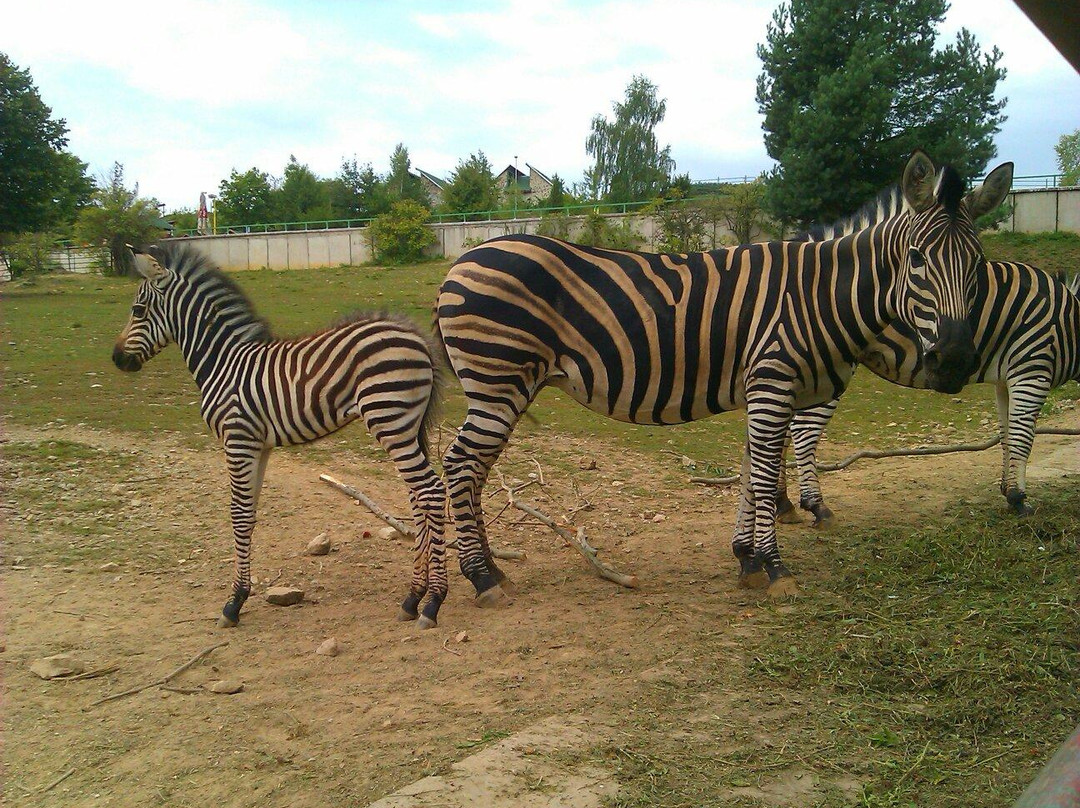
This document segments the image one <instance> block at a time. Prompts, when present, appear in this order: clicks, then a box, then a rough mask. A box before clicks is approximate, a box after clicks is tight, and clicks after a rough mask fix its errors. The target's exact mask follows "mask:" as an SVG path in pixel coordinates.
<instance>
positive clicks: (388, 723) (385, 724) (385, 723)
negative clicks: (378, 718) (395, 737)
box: [382, 718, 394, 729]
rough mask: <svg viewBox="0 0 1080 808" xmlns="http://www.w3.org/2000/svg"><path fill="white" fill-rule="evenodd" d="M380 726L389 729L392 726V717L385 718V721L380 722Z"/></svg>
mask: <svg viewBox="0 0 1080 808" xmlns="http://www.w3.org/2000/svg"><path fill="white" fill-rule="evenodd" d="M382 726H383V729H390V727H392V726H394V719H392V718H388V719H386V720H385V721H383V722H382Z"/></svg>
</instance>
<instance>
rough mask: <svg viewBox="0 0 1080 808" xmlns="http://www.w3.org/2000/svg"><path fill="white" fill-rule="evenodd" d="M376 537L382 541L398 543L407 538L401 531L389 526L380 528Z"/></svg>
mask: <svg viewBox="0 0 1080 808" xmlns="http://www.w3.org/2000/svg"><path fill="white" fill-rule="evenodd" d="M375 535H376V536H378V537H379V538H380V539H381V540H382V541H391V540H393V541H398V540H400V539H404V538H405V536H403V535H402V534H401V531H400V530H398V529H397V528H394V527H390V526H389V525H387V526H386V527H382V528H379V530H378V532H377V533H376V534H375Z"/></svg>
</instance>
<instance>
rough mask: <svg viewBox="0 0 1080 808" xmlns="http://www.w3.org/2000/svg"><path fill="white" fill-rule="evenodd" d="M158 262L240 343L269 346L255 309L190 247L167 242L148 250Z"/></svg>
mask: <svg viewBox="0 0 1080 808" xmlns="http://www.w3.org/2000/svg"><path fill="white" fill-rule="evenodd" d="M150 252H151V254H152V255H154V257H155V258H156V259H157V260H158V262H159V263H160V264H161V265H162V266H164V267H166V268H167V269H169V270H171V271H172V272H174V273H175V274H176V275H177V276H178V277H179V278H181V279H183V280H184V281H186V282H187V283H188V284H189V285H191V286H192V287H194V288H196V289H197V290H198V291H199V294H200V296H202V297H203V299H208V300H209V301H210V302H211V304H212V305H213V308H214V311H215V313H216V315H217V319H219V320H222V321H226V322H228V323H229V324H230V326H231V327H232V328H234V329H235V330H236V331H237V333H238V336H239V337H240V338H241V339H244V340H247V341H251V342H269V341H270V340H272V339H273V334H272V333H271V331H270V326H269V324H268V323H267V322H266V321H265V320H264V319H262V317H260V316H259V315H258V314H256V313H255V307H254V306H253V305H252V303H251V301H250V300H248V298H247V295H245V294H244V292H243V291H242V290H241V289H240V287H239V286H237V284H236V282H235V281H234V280H233V279H232V278H230V277H229V276H228V275H226V274H225V273H224V272H222V271H221V269H220V268H219V267H218V266H217V264H215V263H214V262H213V261H211V260H210V258H209V257H208V256H206V255H205V254H204V253H202V252H200V251H199V250H198V249H196V248H195V247H194V246H192V245H191V244H183V243H178V242H167V243H165V244H157V245H154V246H153V247H151V248H150Z"/></svg>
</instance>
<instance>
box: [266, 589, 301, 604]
mask: <svg viewBox="0 0 1080 808" xmlns="http://www.w3.org/2000/svg"><path fill="white" fill-rule="evenodd" d="M303 599H304V590H303V589H298V588H297V587H295V586H272V587H270V588H269V589H267V590H266V602H267V603H271V604H273V605H274V606H293V605H295V604H297V603H299V602H300V601H302V600H303Z"/></svg>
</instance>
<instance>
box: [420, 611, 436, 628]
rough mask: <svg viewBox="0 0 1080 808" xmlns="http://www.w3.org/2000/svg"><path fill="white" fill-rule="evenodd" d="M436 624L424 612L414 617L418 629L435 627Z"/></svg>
mask: <svg viewBox="0 0 1080 808" xmlns="http://www.w3.org/2000/svg"><path fill="white" fill-rule="evenodd" d="M437 625H439V624H438V623H436V622H435V621H434V620H432V619H431V618H430V617H428V616H427V615H426V614H422V615H420V616H419V617H418V618H416V627H417V628H419V629H426V628H435V627H436V626H437Z"/></svg>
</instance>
